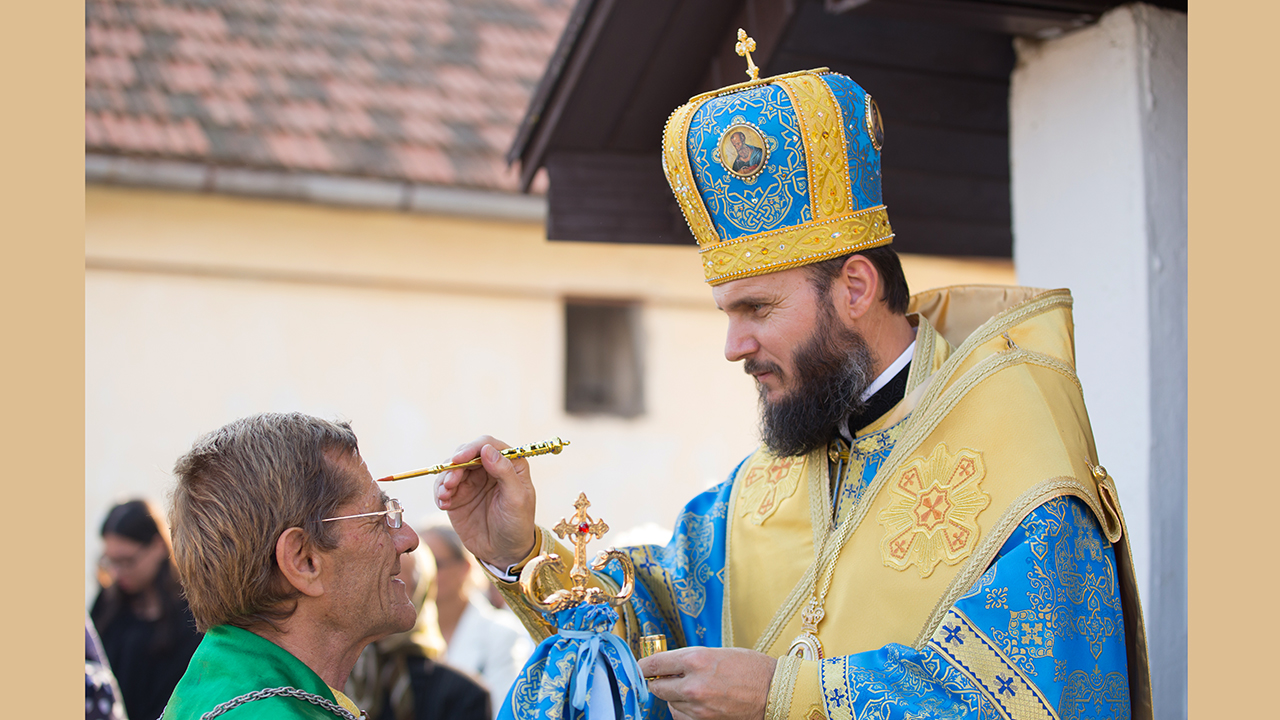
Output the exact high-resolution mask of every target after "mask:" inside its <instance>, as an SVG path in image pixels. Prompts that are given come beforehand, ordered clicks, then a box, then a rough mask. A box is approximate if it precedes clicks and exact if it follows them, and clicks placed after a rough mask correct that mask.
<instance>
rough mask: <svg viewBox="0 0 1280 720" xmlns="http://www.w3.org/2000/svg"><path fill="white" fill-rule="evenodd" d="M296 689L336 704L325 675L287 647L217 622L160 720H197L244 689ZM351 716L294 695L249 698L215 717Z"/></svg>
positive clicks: (207, 633) (201, 643)
mask: <svg viewBox="0 0 1280 720" xmlns="http://www.w3.org/2000/svg"><path fill="white" fill-rule="evenodd" d="M274 688H296V689H297V690H301V691H303V692H305V693H309V694H310V695H312V696H318V698H317V699H320V698H322V699H323V700H325V701H327V702H329V703H330V704H332V706H333V707H335V708H337V707H338V706H337V701H336V700H335V698H334V696H333V692H332V691H330V690H329V686H328V685H326V684H325V682H324V680H322V679H321V678H320V676H319V675H317V674H316V673H315V671H313V670H312V669H311V668H309V667H307V666H306V665H305V664H304V663H303V662H302V661H301V660H299V659H298V658H296V657H294V656H293V655H291V654H289V652H288V651H287V650H285V649H284V648H282V647H280V646H279V645H276V644H275V643H273V642H271V641H270V640H267V639H265V638H262V637H259V636H257V635H255V634H253V633H251V632H249V631H248V630H242V629H240V628H238V627H233V626H231V625H218V626H216V627H212V628H209V631H208V632H206V633H205V635H204V640H202V641H201V642H200V647H198V648H196V654H195V655H193V656H192V657H191V664H190V665H188V666H187V672H186V674H184V675H183V676H182V679H181V680H180V681H178V687H176V688H174V691H173V696H172V697H170V698H169V704H168V706H166V707H165V709H164V715H163V716H162V719H163V720H197V719H198V718H200V717H201V716H203V715H204V714H206V713H208V712H209V711H211V710H213V709H214V708H215V707H217V706H218V705H220V704H222V703H225V702H227V701H228V700H231V699H233V698H238V697H240V696H242V695H245V694H246V693H252V692H256V691H260V690H269V689H274ZM335 716H337V717H351V716H350V714H349V713H347V712H346V711H345V710H342V709H341V708H338V711H337V712H335V711H331V710H328V709H326V708H324V707H321V706H320V705H316V704H313V703H312V702H310V701H308V700H305V699H302V698H298V697H281V696H277V697H266V698H263V699H260V700H253V701H252V702H247V703H245V704H243V705H240V706H239V707H236V708H234V709H232V710H229V711H227V712H226V713H225V714H223V715H220V716H219V717H223V718H229V719H230V720H237V719H240V720H244V719H246V718H321V719H324V720H329V719H331V718H333V717H335Z"/></svg>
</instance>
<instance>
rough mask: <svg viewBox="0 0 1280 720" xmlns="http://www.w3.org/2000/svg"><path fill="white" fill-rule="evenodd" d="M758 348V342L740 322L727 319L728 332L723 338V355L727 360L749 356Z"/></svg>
mask: <svg viewBox="0 0 1280 720" xmlns="http://www.w3.org/2000/svg"><path fill="white" fill-rule="evenodd" d="M759 350H760V343H758V342H756V339H755V337H754V336H752V334H751V333H750V332H747V331H746V329H745V328H743V327H742V325H741V323H736V322H734V321H732V320H730V321H729V332H728V334H727V335H726V336H725V339H724V356H725V359H727V360H728V361H729V362H737V361H739V360H742V359H745V358H748V357H751V356H752V355H754V354H755V353H756V352H757V351H759Z"/></svg>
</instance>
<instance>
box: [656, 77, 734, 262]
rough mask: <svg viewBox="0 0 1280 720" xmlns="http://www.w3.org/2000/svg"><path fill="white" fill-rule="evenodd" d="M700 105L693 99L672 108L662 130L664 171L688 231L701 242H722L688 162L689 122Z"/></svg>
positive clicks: (702, 243)
mask: <svg viewBox="0 0 1280 720" xmlns="http://www.w3.org/2000/svg"><path fill="white" fill-rule="evenodd" d="M700 107H702V103H701V102H693V101H690V102H688V103H686V104H684V105H681V106H680V107H678V108H676V109H675V110H673V111H672V112H671V116H670V117H668V118H667V124H666V126H665V127H663V129H662V172H663V173H664V174H665V175H666V176H667V184H668V185H670V186H671V192H672V194H674V195H675V198H676V202H678V203H679V204H680V210H681V211H682V212H683V213H684V219H685V222H686V223H688V225H689V232H690V233H692V234H693V238H694V239H695V240H697V241H698V244H699V245H705V244H708V243H718V242H720V236H719V235H717V234H716V229H715V225H713V224H712V223H711V214H710V213H708V212H707V206H706V203H704V202H703V201H702V195H701V194H700V193H699V192H698V184H697V182H695V181H694V177H693V169H692V167H691V166H690V165H689V151H688V149H686V148H685V138H686V137H688V135H689V123H690V122H691V121H692V120H693V115H694V113H695V112H697V110H698V108H700Z"/></svg>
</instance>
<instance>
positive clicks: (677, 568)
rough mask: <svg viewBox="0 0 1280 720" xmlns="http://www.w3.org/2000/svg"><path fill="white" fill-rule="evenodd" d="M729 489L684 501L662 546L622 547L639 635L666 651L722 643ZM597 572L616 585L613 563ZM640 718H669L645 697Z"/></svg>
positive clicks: (724, 487)
mask: <svg viewBox="0 0 1280 720" xmlns="http://www.w3.org/2000/svg"><path fill="white" fill-rule="evenodd" d="M741 467H742V466H741V464H739V466H738V468H735V469H734V471H733V473H732V474H731V475H730V478H733V477H735V476H736V475H737V474H738V469H739V468H741ZM732 489H733V483H732V481H731V480H729V481H725V482H723V483H720V484H719V485H717V486H715V487H713V488H711V489H710V490H707V491H706V492H704V493H702V494H700V495H698V496H697V497H695V498H693V500H691V501H689V503H688V504H687V505H685V507H684V510H683V511H681V513H680V516H679V518H677V520H676V527H675V531H674V532H673V533H672V537H671V542H670V543H668V544H667V545H666V546H665V547H660V546H657V545H640V546H637V547H630V548H622V550H623V551H624V552H627V553H628V554H629V555H630V556H631V562H632V563H633V564H634V565H635V569H636V590H635V594H634V595H633V596H632V598H631V606H632V608H633V609H634V610H635V612H636V616H637V619H638V620H639V622H640V629H641V630H640V631H641V634H642V635H666V636H667V647H668V649H671V650H674V649H676V648H680V647H689V646H694V645H699V646H704V647H720V646H721V645H722V644H723V641H722V637H721V613H722V612H723V608H724V560H725V539H726V532H727V528H728V525H727V519H728V511H729V494H730V492H731V491H732ZM603 572H604V574H606V575H609V576H610V577H612V578H613V580H614V582H617V583H619V584H621V582H622V571H621V569H620V568H619V567H618V564H617V563H610V564H609V565H608V566H607V567H606V568H605V570H604V571H603ZM644 717H645V718H647V719H648V720H660V719H662V718H669V717H670V715H669V711H668V710H667V706H666V703H665V702H663V701H661V700H659V699H658V698H657V697H656V696H653V695H650V696H649V701H648V703H647V704H646V706H645V710H644Z"/></svg>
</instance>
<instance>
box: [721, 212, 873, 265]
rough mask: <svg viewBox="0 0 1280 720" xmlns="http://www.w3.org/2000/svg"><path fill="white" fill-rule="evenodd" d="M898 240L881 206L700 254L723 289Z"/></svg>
mask: <svg viewBox="0 0 1280 720" xmlns="http://www.w3.org/2000/svg"><path fill="white" fill-rule="evenodd" d="M892 241H893V228H892V227H891V226H890V225H889V214H888V211H887V210H886V208H885V206H884V205H877V206H875V207H870V208H865V209H862V210H857V211H854V212H851V213H848V214H847V215H844V216H841V217H835V218H829V219H826V220H820V221H810V222H808V223H805V224H803V225H797V226H793V227H789V228H783V229H781V230H770V231H768V232H762V233H756V234H754V235H745V236H743V237H740V238H737V239H735V240H730V241H728V242H717V243H713V244H709V245H704V246H703V247H702V249H701V250H700V251H699V252H700V254H701V255H702V256H703V260H702V270H703V274H704V275H705V277H706V280H707V282H708V283H710V284H711V285H719V284H720V283H723V282H728V281H729V280H735V279H737V278H741V277H748V276H751V275H762V274H764V273H770V272H777V271H778V270H785V269H787V268H791V267H797V266H800V265H807V264H809V263H814V262H818V261H820V260H825V259H827V258H833V257H839V256H840V255H847V254H849V253H853V252H857V251H859V250H866V249H869V248H873V247H878V246H880V245H888V244H889V243H890V242H892Z"/></svg>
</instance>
